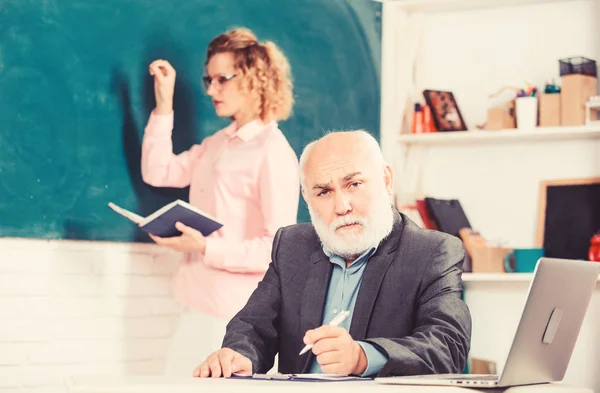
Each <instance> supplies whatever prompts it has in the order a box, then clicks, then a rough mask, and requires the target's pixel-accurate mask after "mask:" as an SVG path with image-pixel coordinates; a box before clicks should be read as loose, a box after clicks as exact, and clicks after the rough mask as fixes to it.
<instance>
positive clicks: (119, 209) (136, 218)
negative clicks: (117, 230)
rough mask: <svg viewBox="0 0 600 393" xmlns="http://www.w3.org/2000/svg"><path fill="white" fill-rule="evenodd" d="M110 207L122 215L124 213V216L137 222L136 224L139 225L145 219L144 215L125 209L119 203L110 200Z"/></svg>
mask: <svg viewBox="0 0 600 393" xmlns="http://www.w3.org/2000/svg"><path fill="white" fill-rule="evenodd" d="M108 207H110V208H111V209H113V210H114V211H115V212H117V213H119V214H120V215H122V216H123V217H125V218H127V219H129V220H131V221H133V222H135V223H136V224H138V225H139V223H140V222H142V221H143V220H144V217H142V216H139V215H137V214H135V213H132V212H130V211H129V210H126V209H123V208H122V207H119V206H117V205H115V204H114V203H112V202H108Z"/></svg>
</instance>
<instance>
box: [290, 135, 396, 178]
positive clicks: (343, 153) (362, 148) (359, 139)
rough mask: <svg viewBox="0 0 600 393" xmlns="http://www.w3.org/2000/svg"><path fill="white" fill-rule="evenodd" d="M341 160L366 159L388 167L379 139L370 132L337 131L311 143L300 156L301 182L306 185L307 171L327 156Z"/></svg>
mask: <svg viewBox="0 0 600 393" xmlns="http://www.w3.org/2000/svg"><path fill="white" fill-rule="evenodd" d="M327 157H330V158H334V159H336V158H337V159H340V160H352V159H361V160H362V159H366V160H367V161H368V162H371V163H372V164H373V165H375V166H377V167H379V168H381V169H382V170H383V169H384V168H385V167H386V162H385V159H384V158H383V154H382V153H381V148H380V147H379V143H378V142H377V140H376V139H375V138H374V137H373V136H372V135H371V134H369V133H368V132H366V131H363V130H358V131H335V132H330V133H328V134H327V135H325V136H323V137H322V138H320V139H317V140H316V141H313V142H311V143H309V144H308V145H307V146H306V147H305V148H304V151H303V152H302V155H301V156H300V183H301V185H302V187H306V185H305V178H306V171H307V170H310V168H311V167H312V166H314V165H320V163H323V162H324V160H325V159H326V158H327Z"/></svg>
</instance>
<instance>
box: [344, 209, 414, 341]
mask: <svg viewBox="0 0 600 393" xmlns="http://www.w3.org/2000/svg"><path fill="white" fill-rule="evenodd" d="M403 228H404V222H403V220H402V219H401V218H400V215H399V214H398V213H396V212H395V215H394V227H393V229H392V232H391V233H390V234H389V236H388V237H387V238H386V239H385V240H384V241H383V242H382V243H381V244H380V245H379V247H378V248H377V251H376V252H375V254H373V256H371V258H369V261H368V262H367V266H366V267H365V272H364V273H363V278H362V281H361V284H360V289H359V290H358V296H357V298H356V304H355V305H354V312H353V313H352V322H351V324H350V335H351V336H352V338H353V339H354V340H356V341H359V340H364V339H365V338H367V337H366V334H367V327H368V326H369V321H370V320H371V313H372V312H373V306H374V305H375V300H376V299H377V294H378V293H379V288H380V287H381V283H382V282H383V278H384V277H385V273H386V272H387V270H388V268H389V266H390V265H391V263H392V262H393V261H394V255H393V254H392V252H393V251H395V250H396V248H397V247H398V243H399V242H400V235H401V234H402V229H403Z"/></svg>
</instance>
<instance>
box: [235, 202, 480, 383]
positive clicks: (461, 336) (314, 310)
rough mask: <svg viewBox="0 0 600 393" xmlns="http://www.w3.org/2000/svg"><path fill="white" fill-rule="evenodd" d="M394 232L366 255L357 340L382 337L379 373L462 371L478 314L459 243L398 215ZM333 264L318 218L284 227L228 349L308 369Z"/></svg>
mask: <svg viewBox="0 0 600 393" xmlns="http://www.w3.org/2000/svg"><path fill="white" fill-rule="evenodd" d="M395 216H396V217H395V222H394V228H393V230H392V233H391V234H390V235H389V236H388V237H387V238H386V239H385V240H384V241H383V242H382V243H381V244H380V245H379V247H378V249H377V252H376V253H375V254H373V256H372V257H371V258H370V259H369V261H368V262H367V266H366V268H365V272H364V276H363V279H362V282H361V285H360V288H359V292H358V297H357V300H356V306H355V309H354V313H353V316H352V322H351V325H350V334H351V336H352V338H353V339H354V340H357V341H359V340H362V341H366V342H369V343H371V344H374V345H375V346H376V347H378V348H379V349H381V350H383V351H384V353H386V354H387V356H388V358H389V360H388V362H387V363H386V365H385V366H384V367H383V369H382V370H381V371H380V373H379V374H378V375H379V376H391V375H415V374H432V373H457V372H462V370H463V368H464V367H465V364H466V361H467V355H468V352H469V345H470V340H471V316H470V313H469V310H468V308H467V306H466V304H465V303H464V302H463V301H462V300H461V293H462V280H461V274H462V264H463V259H464V249H463V246H462V243H461V241H460V240H459V239H458V238H456V237H454V236H450V235H447V234H444V233H441V232H437V231H429V230H425V229H421V228H419V227H418V226H417V225H416V224H415V223H414V222H412V221H411V220H410V219H409V218H408V217H406V216H404V215H402V214H398V213H395ZM331 271H332V264H331V262H329V259H328V258H327V256H326V255H325V254H324V253H323V250H322V248H321V243H320V241H319V238H318V237H317V234H316V232H315V230H314V229H313V227H312V225H311V224H298V225H292V226H289V227H286V228H282V229H280V230H279V231H278V232H277V234H276V236H275V239H274V241H273V251H272V262H271V265H270V266H269V269H268V270H267V273H266V274H265V277H264V279H263V280H262V281H261V282H260V283H259V284H258V287H257V289H256V290H255V291H254V293H253V294H252V296H251V297H250V299H249V300H248V303H247V304H246V306H245V307H244V308H243V309H242V310H241V311H240V312H239V313H238V314H237V315H236V316H235V317H234V318H233V319H232V320H231V321H230V322H229V324H228V325H227V333H226V335H225V338H224V340H223V347H227V348H231V349H233V350H235V351H237V352H239V353H241V354H242V355H244V356H246V357H248V358H249V359H250V360H251V361H252V366H253V370H252V371H253V372H255V373H265V372H267V371H268V370H269V369H271V367H272V366H273V363H274V357H275V354H276V353H279V366H278V368H279V371H280V372H282V373H306V372H309V370H310V361H311V360H312V359H313V358H314V355H313V354H312V352H310V351H309V352H308V353H307V354H304V355H302V356H298V353H299V352H300V350H301V349H302V348H303V347H304V343H303V342H302V338H303V337H304V333H305V332H306V331H307V330H309V329H314V328H316V327H319V326H321V322H322V317H323V308H324V306H325V296H326V294H327V290H328V286H329V279H330V277H331Z"/></svg>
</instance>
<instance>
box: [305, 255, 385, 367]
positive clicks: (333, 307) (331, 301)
mask: <svg viewBox="0 0 600 393" xmlns="http://www.w3.org/2000/svg"><path fill="white" fill-rule="evenodd" d="M375 251H376V248H375V247H374V248H371V249H370V250H367V251H365V252H364V253H363V254H362V255H361V256H360V257H358V258H357V259H356V260H355V261H354V262H353V263H352V264H351V265H350V266H349V267H346V261H345V260H344V258H342V257H339V256H337V255H334V254H333V253H331V252H330V251H329V250H327V249H326V248H325V247H323V252H325V255H327V257H329V261H330V262H331V263H332V264H333V271H332V273H331V280H330V281H329V289H328V290H327V297H326V300H325V310H324V312H323V324H327V323H329V322H330V321H331V320H332V319H333V318H335V317H336V316H337V315H338V314H339V313H340V312H342V311H346V310H348V311H350V315H349V316H348V317H347V318H346V319H345V320H344V321H343V322H342V323H341V324H339V325H338V326H339V327H343V328H344V329H346V330H348V331H350V323H351V322H352V315H353V314H354V306H355V304H356V297H357V296H358V289H359V288H360V283H361V281H362V278H363V273H364V272H365V267H366V266H367V261H368V260H369V258H370V257H371V256H372V255H373V254H374V253H375ZM358 344H359V345H360V346H361V347H362V349H363V350H364V351H365V355H366V357H367V362H368V365H367V369H366V370H365V372H364V373H363V374H362V375H361V376H363V377H370V376H373V375H375V374H377V373H378V372H379V370H381V369H382V367H383V366H384V365H385V363H386V362H387V361H388V358H387V356H386V355H384V354H383V353H381V352H380V351H379V350H378V349H377V348H375V346H373V345H371V344H369V343H366V342H362V341H358ZM310 372H311V373H322V372H323V371H322V370H321V365H320V364H319V362H317V360H316V358H315V359H314V360H313V362H312V365H311V370H310Z"/></svg>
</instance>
